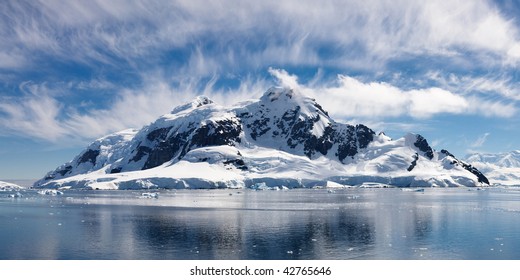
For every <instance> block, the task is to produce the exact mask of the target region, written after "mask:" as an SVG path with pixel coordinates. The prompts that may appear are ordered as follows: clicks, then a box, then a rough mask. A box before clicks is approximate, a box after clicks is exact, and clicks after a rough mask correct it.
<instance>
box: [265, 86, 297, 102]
mask: <svg viewBox="0 0 520 280" xmlns="http://www.w3.org/2000/svg"><path fill="white" fill-rule="evenodd" d="M294 95H295V91H294V90H293V89H292V88H288V87H271V88H269V89H268V90H267V91H266V92H265V93H264V95H263V96H262V98H261V99H260V100H262V101H270V102H273V101H276V100H287V99H292V98H293V96H294Z"/></svg>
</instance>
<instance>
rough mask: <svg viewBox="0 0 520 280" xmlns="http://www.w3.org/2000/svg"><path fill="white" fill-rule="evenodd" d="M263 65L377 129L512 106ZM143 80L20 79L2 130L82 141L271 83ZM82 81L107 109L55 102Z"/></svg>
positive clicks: (506, 113) (495, 112)
mask: <svg viewBox="0 0 520 280" xmlns="http://www.w3.org/2000/svg"><path fill="white" fill-rule="evenodd" d="M269 72H270V74H271V75H273V76H274V77H275V78H276V79H277V80H278V82H277V83H279V84H280V85H283V86H287V87H291V88H294V89H296V90H298V91H300V92H302V93H303V94H306V95H309V96H312V97H315V98H316V99H317V101H318V103H320V104H321V105H323V107H324V108H325V109H326V110H328V111H329V113H330V114H331V116H332V117H333V118H336V119H350V120H353V119H358V120H362V121H363V122H364V123H366V124H372V125H373V126H374V128H375V129H378V128H380V129H384V127H386V128H387V129H388V128H389V126H390V128H392V127H394V128H400V129H406V130H407V131H409V130H412V128H417V127H418V123H420V122H425V120H427V119H429V118H431V117H433V116H436V115H439V114H449V115H477V116H478V115H480V116H490V117H501V118H508V117H511V116H513V115H514V114H516V112H517V108H516V107H515V106H513V105H511V104H502V103H490V102H488V101H486V100H483V99H481V98H480V97H477V96H461V95H456V94H453V93H451V92H450V91H447V90H443V89H440V88H417V89H412V90H408V89H407V90H403V89H401V88H399V87H396V86H394V85H391V84H388V83H384V82H363V81H361V80H359V79H356V78H354V77H350V76H344V75H339V76H338V77H337V80H336V81H334V82H324V83H320V82H317V81H315V80H311V81H310V82H309V83H308V84H305V83H303V84H302V83H300V82H299V81H298V77H297V76H296V75H293V74H289V73H288V72H287V71H285V70H282V69H274V68H271V69H269ZM317 77H319V75H317ZM143 80H145V81H146V83H145V84H144V85H143V86H142V87H140V88H124V87H116V86H115V85H113V84H111V83H108V82H104V81H99V80H93V81H91V82H90V83H85V84H81V83H80V84H78V83H72V82H69V83H62V85H63V87H62V88H52V87H49V86H47V85H46V84H35V83H25V84H23V85H21V87H22V88H23V90H22V92H23V93H24V96H23V98H22V99H16V98H13V97H9V98H2V100H1V101H2V102H1V104H0V115H2V118H1V119H0V127H1V128H2V129H1V131H3V133H4V134H16V135H20V136H24V137H35V138H38V139H41V140H46V141H50V142H57V141H61V140H63V139H69V141H70V140H71V139H76V141H79V142H81V141H86V140H89V139H94V138H97V137H100V136H103V135H105V134H108V133H111V132H114V131H118V130H122V129H126V128H130V127H134V128H140V127H142V126H143V125H146V124H148V123H149V122H151V121H153V120H155V119H156V118H157V117H158V116H159V115H162V114H165V113H167V112H169V111H170V110H171V109H172V108H173V107H175V106H177V105H180V104H184V103H185V102H188V101H190V100H191V99H193V98H194V97H196V96H197V95H207V96H209V97H210V98H212V99H214V100H215V101H216V102H217V103H220V104H223V105H232V104H233V103H235V102H237V101H243V100H247V99H251V98H257V97H259V96H260V95H261V94H262V93H263V92H264V91H265V90H266V89H267V88H268V87H270V86H271V85H272V82H271V81H269V80H265V79H254V78H246V79H243V80H242V81H241V83H240V85H239V86H238V87H235V88H219V87H216V86H215V84H216V82H217V81H218V80H219V77H218V76H215V77H213V79H211V80H209V81H208V80H197V79H194V78H190V77H189V76H186V77H185V78H184V80H183V79H179V80H178V81H177V83H175V84H171V83H168V82H167V79H165V78H164V77H161V76H160V75H158V74H156V73H150V74H148V75H147V76H146V77H143ZM86 85H88V86H90V87H93V88H104V87H111V89H112V90H115V91H116V92H117V95H116V97H115V98H112V99H111V101H110V103H109V104H108V105H107V106H106V107H105V108H97V107H92V108H90V107H89V108H86V109H85V110H82V111H80V110H77V107H76V106H73V105H71V104H67V103H64V102H61V100H62V98H64V96H65V97H66V95H64V92H66V91H68V90H75V89H78V88H80V87H84V86H86ZM112 87H114V88H112ZM396 117H408V118H412V119H415V120H419V121H418V122H416V123H415V124H405V123H395V122H392V121H385V118H396ZM422 130H424V129H422ZM484 141H485V138H484Z"/></svg>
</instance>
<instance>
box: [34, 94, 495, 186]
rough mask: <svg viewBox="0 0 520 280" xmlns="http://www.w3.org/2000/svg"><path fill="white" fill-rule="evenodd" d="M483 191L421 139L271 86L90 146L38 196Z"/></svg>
mask: <svg viewBox="0 0 520 280" xmlns="http://www.w3.org/2000/svg"><path fill="white" fill-rule="evenodd" d="M328 182H336V183H339V184H348V185H357V184H362V183H365V182H377V183H382V184H389V185H397V186H480V185H487V184H488V180H487V178H486V177H485V176H484V175H483V174H482V173H480V172H479V171H478V170H477V169H476V168H474V167H473V166H471V165H468V164H466V163H464V162H462V161H460V160H458V159H457V158H455V157H454V156H453V155H452V154H450V153H449V152H448V151H445V150H441V151H440V152H437V151H435V150H433V149H432V148H431V147H430V146H429V144H428V142H427V140H426V139H424V138H423V137H422V136H421V135H417V134H411V133H409V134H406V135H405V136H404V137H402V138H400V139H396V140H392V139H390V138H389V137H387V136H386V135H384V133H379V134H376V133H375V132H374V131H373V130H371V129H370V128H368V127H366V126H364V125H362V124H358V125H355V126H354V125H349V124H343V123H338V122H336V121H334V120H333V119H332V118H331V117H330V116H329V115H328V113H327V112H326V111H325V110H324V109H323V108H322V107H321V106H320V105H319V104H318V103H316V101H315V100H314V99H311V98H309V97H306V96H303V95H301V94H300V93H298V92H295V91H294V90H292V89H287V88H279V87H274V88H271V89H269V90H268V91H267V92H266V93H265V94H264V95H263V96H262V97H261V98H260V99H259V100H255V101H249V102H244V103H240V104H237V105H235V106H233V107H229V108H225V107H221V106H219V105H217V104H215V103H213V102H212V101H211V100H210V99H209V98H207V97H198V98H197V99H195V100H194V101H193V102H191V103H188V104H186V105H183V106H179V107H176V108H175V109H173V111H172V112H170V113H169V114H166V115H163V116H162V117H160V118H159V119H158V120H156V121H155V122H153V123H151V124H150V125H148V126H146V127H144V128H142V129H141V130H139V131H136V130H125V131H122V132H118V133H115V134H112V135H109V136H106V137H103V138H101V139H98V140H96V141H94V142H93V143H92V144H90V145H89V146H88V147H87V148H86V149H85V150H84V151H83V152H81V153H80V154H79V155H78V156H76V157H75V158H74V159H73V160H72V161H70V162H68V163H65V164H63V165H62V166H60V167H58V168H57V169H56V170H54V171H51V172H49V173H48V174H47V175H46V176H45V177H44V178H43V179H41V180H39V181H37V182H36V183H35V185H34V186H35V187H62V186H71V187H79V188H83V187H87V188H99V189H107V188H216V187H250V186H253V185H264V184H265V186H271V187H274V186H287V187H313V186H317V185H326V184H327V183H328Z"/></svg>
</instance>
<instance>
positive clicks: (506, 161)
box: [466, 151, 520, 185]
mask: <svg viewBox="0 0 520 280" xmlns="http://www.w3.org/2000/svg"><path fill="white" fill-rule="evenodd" d="M466 161H467V162H469V163H471V164H472V165H474V166H475V167H476V168H478V169H479V170H482V171H483V172H484V173H486V175H487V176H488V177H489V179H490V182H491V184H498V185H520V151H512V152H508V153H499V154H486V153H475V154H471V155H468V156H467V157H466Z"/></svg>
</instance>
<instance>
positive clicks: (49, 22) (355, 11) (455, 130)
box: [0, 0, 520, 179]
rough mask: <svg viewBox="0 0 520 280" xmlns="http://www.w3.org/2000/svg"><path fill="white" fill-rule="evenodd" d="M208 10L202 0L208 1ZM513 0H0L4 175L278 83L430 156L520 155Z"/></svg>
mask: <svg viewBox="0 0 520 280" xmlns="http://www.w3.org/2000/svg"><path fill="white" fill-rule="evenodd" d="M208 2H209V3H208ZM519 14H520V6H519V5H518V4H516V1H508V0H505V1H478V0H476V1H427V2H426V1H407V0H402V1H348V0H347V1H279V0H277V1H270V0H266V1H238V0H237V1H198V0H189V1H131V2H130V1H104V0H99V1H94V0H93V1H14V0H13V1H2V2H1V3H0V36H1V38H2V40H0V178H2V179H22V178H40V177H42V176H43V175H44V174H45V173H46V172H47V171H49V170H51V169H54V168H55V167H56V166H58V165H60V164H62V163H64V162H66V161H68V160H70V159H72V157H73V156H74V155H76V154H77V153H79V152H80V151H81V150H82V149H83V148H84V147H85V146H86V145H87V144H88V143H89V142H91V141H92V140H94V139H96V138H99V137H101V136H103V135H106V134H108V133H111V132H115V131H119V130H122V129H125V128H130V127H134V128H139V127H142V126H143V125H146V124H148V123H149V122H151V121H153V120H154V119H155V118H157V117H158V116H160V115H161V114H164V113H167V112H168V111H170V110H171V108H173V107H175V106H177V105H179V104H181V103H185V102H187V101H189V100H191V99H192V98H194V97H195V96H197V95H202V94H203V95H207V96H209V97H210V98H212V99H214V100H215V101H216V102H219V103H222V104H229V105H231V104H233V103H235V102H237V101H241V100H244V99H249V98H256V97H259V96H260V95H261V94H262V93H263V92H264V91H265V90H266V89H267V88H269V87H270V86H273V85H285V86H291V87H294V88H297V89H298V90H300V91H302V92H303V93H305V94H308V95H311V96H313V97H315V98H316V99H317V101H318V102H319V103H320V104H322V105H323V107H324V108H325V109H326V110H328V111H329V113H330V114H331V115H332V116H333V117H334V118H335V119H337V120H341V121H345V122H349V123H365V124H366V125H368V126H370V127H372V128H373V129H375V130H377V131H385V132H386V133H387V134H388V135H389V136H391V137H392V138H399V137H401V136H402V135H404V134H405V133H406V132H415V133H420V134H422V135H424V136H425V137H426V138H427V139H428V140H429V141H430V143H431V144H432V145H433V146H434V148H435V149H437V150H440V149H443V148H445V149H448V150H449V151H450V152H452V153H454V154H455V155H456V156H459V157H463V156H464V155H466V154H467V153H472V152H503V151H510V150H515V149H520V144H519V141H518V139H520V132H519V129H518V124H519V123H520V111H519V100H520V86H519V80H520V75H519V74H520V71H519V65H520V22H519V19H518V18H517V15H519Z"/></svg>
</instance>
